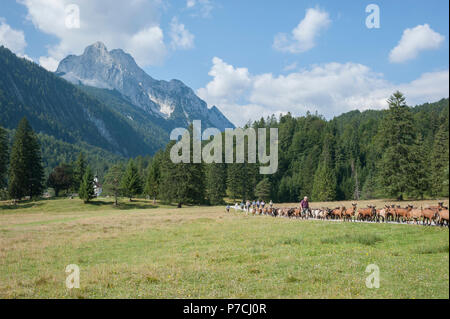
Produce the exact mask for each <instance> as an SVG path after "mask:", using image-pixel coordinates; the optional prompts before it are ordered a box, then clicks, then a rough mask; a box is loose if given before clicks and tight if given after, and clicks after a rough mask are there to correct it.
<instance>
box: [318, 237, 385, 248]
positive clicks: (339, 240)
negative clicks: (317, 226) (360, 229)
mask: <svg viewBox="0 0 450 319" xmlns="http://www.w3.org/2000/svg"><path fill="white" fill-rule="evenodd" d="M382 241H383V238H381V237H380V236H378V235H376V234H345V235H344V236H335V237H326V238H322V239H321V240H320V242H321V243H322V244H348V243H359V244H362V245H366V246H373V245H375V244H376V243H378V242H382Z"/></svg>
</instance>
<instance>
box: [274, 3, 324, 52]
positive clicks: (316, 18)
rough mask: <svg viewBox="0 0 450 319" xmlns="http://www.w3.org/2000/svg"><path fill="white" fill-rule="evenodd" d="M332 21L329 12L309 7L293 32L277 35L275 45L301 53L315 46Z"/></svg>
mask: <svg viewBox="0 0 450 319" xmlns="http://www.w3.org/2000/svg"><path fill="white" fill-rule="evenodd" d="M330 23H331V20H330V18H329V14H328V12H326V11H322V10H320V9H318V8H309V9H308V10H306V15H305V17H304V18H303V20H302V21H300V23H299V24H298V25H297V27H295V28H294V30H292V32H291V34H290V35H289V34H286V33H279V34H277V35H276V36H275V38H274V41H273V47H274V48H275V49H276V50H279V51H283V52H290V53H301V52H305V51H308V50H310V49H312V48H313V47H315V45H316V38H317V37H318V36H319V34H320V32H322V31H323V30H324V29H326V28H327V27H328V26H329V25H330Z"/></svg>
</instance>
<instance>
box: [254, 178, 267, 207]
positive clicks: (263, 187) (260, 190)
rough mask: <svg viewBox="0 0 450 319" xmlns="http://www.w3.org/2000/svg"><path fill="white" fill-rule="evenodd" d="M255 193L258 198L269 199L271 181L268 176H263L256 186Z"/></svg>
mask: <svg viewBox="0 0 450 319" xmlns="http://www.w3.org/2000/svg"><path fill="white" fill-rule="evenodd" d="M255 195H256V197H257V198H258V199H260V200H264V201H266V202H267V201H268V200H269V197H270V181H269V179H268V178H267V177H265V178H263V179H262V180H261V181H260V182H259V183H258V184H257V185H256V188H255Z"/></svg>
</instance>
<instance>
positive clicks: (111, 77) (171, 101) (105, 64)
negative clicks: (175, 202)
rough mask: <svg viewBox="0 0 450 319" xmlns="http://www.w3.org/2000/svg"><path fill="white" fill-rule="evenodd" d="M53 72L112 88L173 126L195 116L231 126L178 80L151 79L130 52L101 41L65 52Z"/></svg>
mask: <svg viewBox="0 0 450 319" xmlns="http://www.w3.org/2000/svg"><path fill="white" fill-rule="evenodd" d="M56 72H57V74H58V75H60V76H62V77H63V78H65V79H66V80H68V81H70V82H72V83H75V84H83V85H88V86H94V87H98V88H106V89H110V90H113V89H115V90H117V91H119V92H120V93H121V94H122V95H123V96H124V97H126V98H127V99H129V100H130V102H132V103H133V104H134V105H136V106H138V107H140V108H142V109H144V110H145V111H146V112H148V113H150V114H152V115H155V116H158V117H160V118H161V119H164V120H167V121H171V122H173V125H179V126H187V125H189V124H190V123H191V122H192V120H197V119H198V120H202V122H204V123H205V126H206V127H217V128H219V129H221V130H224V129H225V128H227V127H230V128H233V127H234V125H233V124H232V123H231V122H230V121H228V119H226V117H225V116H224V115H223V114H222V113H221V112H220V111H219V110H218V109H217V108H214V109H208V107H207V105H206V103H205V102H204V101H203V100H201V99H200V98H199V97H198V96H197V95H196V94H195V93H194V91H193V90H192V89H191V88H189V87H188V86H186V85H185V84H184V83H183V82H182V81H180V80H176V79H173V80H171V81H169V82H168V81H158V80H155V79H153V78H152V77H151V76H149V75H148V74H147V73H145V71H144V70H142V69H141V68H140V67H139V66H138V65H137V64H136V62H135V60H134V59H133V57H132V56H131V55H130V54H128V53H126V52H124V51H123V50H122V49H114V50H111V51H108V49H107V47H106V46H105V44H104V43H102V42H96V43H94V44H92V45H90V46H88V47H87V48H86V49H85V50H84V52H83V54H82V55H80V56H76V55H69V56H68V57H66V58H65V59H63V60H62V61H61V62H60V63H59V66H58V69H57V71H56Z"/></svg>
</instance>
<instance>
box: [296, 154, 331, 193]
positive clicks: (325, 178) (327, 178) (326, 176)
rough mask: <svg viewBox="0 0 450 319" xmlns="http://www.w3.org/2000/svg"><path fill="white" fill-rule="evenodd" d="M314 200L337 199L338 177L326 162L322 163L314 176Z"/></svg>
mask: <svg viewBox="0 0 450 319" xmlns="http://www.w3.org/2000/svg"><path fill="white" fill-rule="evenodd" d="M300 197H302V195H300ZM312 198H313V199H314V200H315V201H333V200H335V199H336V176H335V174H334V171H333V170H332V169H331V168H330V165H329V164H328V163H327V161H326V160H322V161H321V163H320V164H319V167H318V168H317V170H316V173H315V174H314V184H313V191H312Z"/></svg>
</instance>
